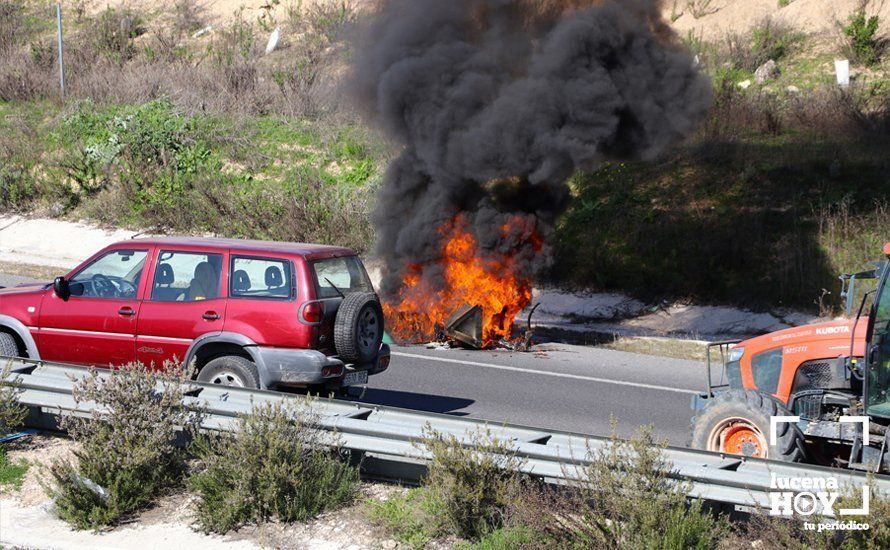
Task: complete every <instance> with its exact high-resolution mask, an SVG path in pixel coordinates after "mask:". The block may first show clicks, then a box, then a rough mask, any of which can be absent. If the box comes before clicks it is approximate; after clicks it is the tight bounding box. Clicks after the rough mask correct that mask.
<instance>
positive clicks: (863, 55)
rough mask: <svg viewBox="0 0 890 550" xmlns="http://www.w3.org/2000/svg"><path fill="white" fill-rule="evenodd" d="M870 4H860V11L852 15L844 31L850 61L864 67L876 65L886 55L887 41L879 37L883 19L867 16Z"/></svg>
mask: <svg viewBox="0 0 890 550" xmlns="http://www.w3.org/2000/svg"><path fill="white" fill-rule="evenodd" d="M868 4H869V2H868V1H863V2H860V5H859V9H857V10H856V11H854V12H853V14H852V15H850V18H849V19H848V20H847V24H846V25H844V26H843V27H842V30H843V32H844V36H845V37H846V38H847V44H846V49H847V54H848V56H849V57H850V59H851V60H852V61H854V62H856V63H861V64H863V65H874V64H875V63H877V62H878V61H880V59H881V55H883V53H884V49H885V47H886V40H885V39H884V38H883V37H881V36H879V35H878V29H879V28H880V25H881V18H880V17H879V16H877V15H872V16H869V15H868V14H867V7H868Z"/></svg>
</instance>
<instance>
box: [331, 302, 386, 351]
mask: <svg viewBox="0 0 890 550" xmlns="http://www.w3.org/2000/svg"><path fill="white" fill-rule="evenodd" d="M382 343H383V308H381V307H380V300H378V299H377V295H376V294H373V293H371V292H355V293H352V294H347V295H346V298H344V299H343V303H341V304H340V309H339V310H337V320H336V321H335V322H334V347H335V348H337V353H338V354H339V355H340V358H341V359H342V360H343V361H344V362H346V363H359V364H363V363H370V362H371V361H373V360H374V359H376V358H377V354H378V353H380V345H381V344H382Z"/></svg>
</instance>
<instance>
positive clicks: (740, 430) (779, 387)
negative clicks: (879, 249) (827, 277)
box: [692, 244, 890, 471]
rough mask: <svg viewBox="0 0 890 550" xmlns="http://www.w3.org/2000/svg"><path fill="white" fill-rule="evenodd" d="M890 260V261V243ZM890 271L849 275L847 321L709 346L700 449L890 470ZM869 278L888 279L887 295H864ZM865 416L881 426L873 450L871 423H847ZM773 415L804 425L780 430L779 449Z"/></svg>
mask: <svg viewBox="0 0 890 550" xmlns="http://www.w3.org/2000/svg"><path fill="white" fill-rule="evenodd" d="M885 254H888V255H890V244H888V246H887V247H885ZM886 267H887V261H886V260H885V261H883V262H881V263H880V264H878V265H876V267H874V268H873V269H869V270H866V271H862V272H860V273H855V274H846V275H842V276H841V277H840V280H841V294H840V295H841V297H843V298H844V299H845V305H846V307H845V315H844V316H843V317H842V318H839V319H836V320H833V321H827V322H821V323H814V324H811V325H806V326H801V327H792V328H789V329H785V330H780V331H777V332H773V333H770V334H765V335H762V336H757V337H755V338H750V339H747V340H744V341H729V342H715V343H713V344H711V345H709V347H708V355H707V362H706V363H707V373H708V375H707V392H706V393H705V394H703V395H700V396H695V397H694V399H693V408H694V409H695V410H696V417H695V419H694V422H693V434H692V446H693V447H694V448H699V449H706V450H710V451H715V452H724V453H728V454H736V455H744V456H753V457H761V458H771V459H777V460H785V461H789V462H802V461H806V462H813V463H819V464H824V465H832V466H845V467H851V468H859V469H869V470H872V471H882V470H881V469H882V468H883V469H884V470H886V469H888V468H890V458H888V456H890V452H888V449H887V446H886V445H885V444H884V439H883V435H884V432H885V431H886V426H887V425H888V424H890V283H888V271H890V270H888V269H886ZM867 280H872V281H878V283H877V289H875V290H872V291H868V292H862V291H861V290H860V292H858V293H857V289H858V288H861V287H866V285H863V284H861V283H862V282H863V281H867ZM867 286H872V287H873V286H874V282H871V283H869V284H868V285H867ZM857 294H859V295H857ZM872 295H873V296H874V298H873V300H872V306H871V308H870V309H868V310H866V307H865V306H866V304H867V303H868V301H869V298H870V297H871V296H872ZM716 358H719V361H718V362H716V364H715V361H714V359H716ZM863 415H868V416H869V417H871V419H872V422H871V426H870V430H871V434H870V435H871V437H870V438H868V443H869V445H863V438H862V425H861V423H860V424H856V423H854V422H850V421H842V420H841V419H842V417H853V416H858V417H861V416H863ZM773 416H791V417H796V418H798V419H799V420H798V421H797V422H796V423H790V424H789V423H781V424H779V425H778V426H777V434H776V438H775V442H774V443H773V442H772V441H771V440H770V438H769V429H770V417H773Z"/></svg>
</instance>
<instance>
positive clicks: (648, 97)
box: [350, 0, 711, 347]
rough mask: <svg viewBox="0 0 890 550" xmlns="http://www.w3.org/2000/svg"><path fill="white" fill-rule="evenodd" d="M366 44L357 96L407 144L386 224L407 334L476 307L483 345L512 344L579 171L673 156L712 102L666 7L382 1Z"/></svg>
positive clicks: (397, 330)
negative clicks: (667, 19)
mask: <svg viewBox="0 0 890 550" xmlns="http://www.w3.org/2000/svg"><path fill="white" fill-rule="evenodd" d="M356 52H357V54H356V59H355V62H354V69H353V78H352V80H351V83H350V84H351V87H352V88H351V89H352V92H353V93H354V94H355V95H356V96H357V99H358V101H359V104H360V105H361V106H362V107H363V109H364V111H365V112H366V114H367V116H368V117H369V119H370V120H371V121H372V122H374V123H376V124H378V125H379V126H380V127H381V128H382V129H383V130H384V131H385V132H386V133H387V134H388V135H389V136H390V138H391V139H392V140H393V141H394V142H396V143H397V144H398V145H399V146H400V155H399V156H398V158H397V159H396V160H395V161H394V162H393V163H392V165H391V166H390V168H389V170H388V171H387V174H386V176H385V181H384V183H383V188H382V190H381V192H380V194H379V197H378V203H377V207H376V210H375V214H374V222H375V224H376V226H377V229H378V234H379V240H378V245H377V253H378V254H379V255H380V257H381V258H382V259H383V260H384V262H385V265H386V271H385V272H384V279H383V283H382V288H381V291H382V297H383V299H384V301H385V302H386V306H385V311H386V314H387V317H388V319H389V325H390V327H391V329H392V333H393V336H394V337H395V338H396V339H399V340H403V341H415V342H418V341H424V340H429V339H431V338H433V337H435V335H436V332H437V329H439V330H441V329H442V328H444V326H445V325H446V323H447V321H448V319H449V317H451V316H452V314H454V312H455V311H457V310H459V309H460V308H463V307H466V306H469V307H473V306H479V308H480V309H481V318H482V326H481V329H480V333H481V336H479V338H478V339H479V343H478V344H479V347H485V346H489V345H492V344H496V343H498V342H500V341H502V340H509V339H510V338H511V336H512V327H513V321H514V319H515V317H516V315H517V314H518V313H519V312H520V311H522V310H523V309H524V308H525V307H527V306H528V305H529V304H530V302H531V287H532V279H533V277H534V276H535V275H536V274H538V273H540V272H541V271H542V270H543V269H545V268H547V267H548V266H549V264H550V261H551V260H550V258H551V254H550V247H549V245H548V242H549V239H550V237H551V235H552V234H553V231H554V226H555V223H556V220H557V217H558V216H559V215H560V214H561V213H562V212H563V211H564V210H565V209H566V207H567V205H568V202H569V201H570V198H571V197H570V190H569V188H568V186H567V184H566V181H567V179H568V178H569V177H570V176H571V175H572V174H573V173H574V172H575V171H576V170H592V169H595V168H597V167H598V166H599V165H600V164H601V163H602V162H603V161H606V160H612V159H615V160H621V159H632V158H644V159H645V158H652V157H654V156H656V155H658V154H659V153H661V152H662V151H664V150H665V149H666V148H667V147H668V146H670V145H671V144H673V143H675V142H676V141H678V140H679V139H681V138H682V137H683V136H684V135H685V134H687V133H688V132H689V131H691V130H692V129H693V128H694V127H695V125H696V124H697V123H698V122H699V121H700V120H701V119H702V118H703V117H704V116H705V114H706V112H707V109H708V107H709V104H710V98H711V91H710V85H709V83H708V81H707V79H705V78H703V77H702V76H701V75H699V73H698V71H697V69H696V68H695V65H694V63H693V60H692V58H691V56H690V55H689V53H688V52H687V51H686V50H685V49H684V48H683V47H682V46H681V45H679V44H678V41H677V40H676V39H675V37H674V36H673V34H672V33H671V31H670V30H669V29H668V28H667V26H666V25H665V23H664V22H663V21H662V20H661V18H660V13H659V9H658V3H657V2H655V1H653V0H628V1H623V2H620V3H619V2H616V1H602V0H573V1H569V0H564V1H555V0H552V1H544V2H539V1H532V0H453V1H449V2H442V1H440V0H387V1H381V2H380V3H379V6H378V8H377V12H376V14H375V16H374V17H372V18H371V20H370V23H369V24H368V25H367V26H366V27H365V28H364V29H363V30H362V32H361V33H360V37H359V38H357V47H356ZM579 253H583V252H581V251H579Z"/></svg>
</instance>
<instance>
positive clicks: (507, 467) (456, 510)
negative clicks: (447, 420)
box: [423, 426, 524, 540]
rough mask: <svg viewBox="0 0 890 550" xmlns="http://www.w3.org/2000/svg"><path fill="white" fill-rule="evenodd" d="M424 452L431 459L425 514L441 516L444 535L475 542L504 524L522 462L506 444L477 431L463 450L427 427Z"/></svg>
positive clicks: (448, 436)
mask: <svg viewBox="0 0 890 550" xmlns="http://www.w3.org/2000/svg"><path fill="white" fill-rule="evenodd" d="M423 446H424V447H425V448H426V449H427V450H428V451H429V452H430V454H431V455H432V460H431V461H430V464H429V467H428V471H427V474H426V477H425V478H424V485H425V488H426V491H427V493H426V499H427V500H428V504H427V505H426V508H427V509H428V510H430V509H432V510H438V511H440V512H441V517H440V518H438V519H439V521H440V522H441V524H442V530H443V531H444V532H445V533H449V534H453V535H456V536H459V537H462V538H464V539H469V540H478V539H480V538H482V537H484V536H485V535H488V534H490V533H492V532H494V531H496V530H497V529H500V528H501V527H503V526H504V525H506V524H507V522H508V520H509V519H510V517H511V516H512V515H513V513H514V508H515V506H516V504H517V502H518V501H519V495H520V494H521V491H522V487H523V483H524V482H523V480H522V478H521V477H520V476H519V474H518V473H517V471H518V469H519V468H520V466H521V465H522V464H523V459H522V458H520V457H518V456H517V455H516V453H515V451H514V450H513V449H512V448H511V447H510V445H509V444H508V443H507V442H505V441H501V440H499V439H497V438H496V437H494V436H492V434H491V432H490V431H488V430H478V431H475V432H472V433H471V434H470V441H469V444H465V443H463V442H461V441H460V440H459V439H457V437H455V436H454V435H451V434H445V433H442V432H438V431H436V430H434V429H432V428H431V427H430V426H426V427H425V428H424V440H423Z"/></svg>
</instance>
